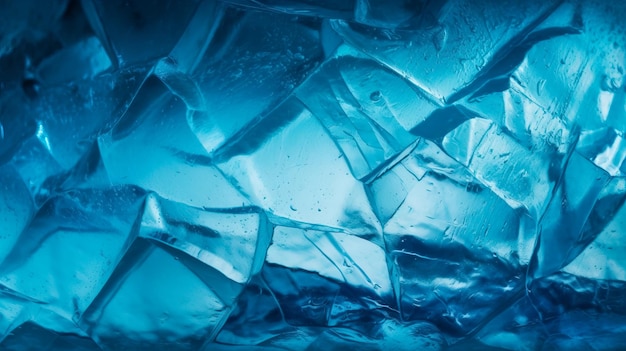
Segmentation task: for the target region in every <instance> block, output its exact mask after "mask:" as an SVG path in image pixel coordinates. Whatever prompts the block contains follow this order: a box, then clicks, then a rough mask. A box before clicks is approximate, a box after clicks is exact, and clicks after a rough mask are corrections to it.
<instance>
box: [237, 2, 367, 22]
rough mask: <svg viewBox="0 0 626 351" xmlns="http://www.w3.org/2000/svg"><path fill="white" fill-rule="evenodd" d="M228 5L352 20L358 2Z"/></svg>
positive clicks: (243, 3)
mask: <svg viewBox="0 0 626 351" xmlns="http://www.w3.org/2000/svg"><path fill="white" fill-rule="evenodd" d="M225 1H226V2H228V3H231V4H234V5H238V6H242V7H244V8H246V7H253V8H257V9H261V10H267V11H273V12H282V13H289V14H292V15H298V16H319V17H330V18H352V16H353V13H354V7H355V3H356V0H321V1H319V0H315V1H314V0H225Z"/></svg>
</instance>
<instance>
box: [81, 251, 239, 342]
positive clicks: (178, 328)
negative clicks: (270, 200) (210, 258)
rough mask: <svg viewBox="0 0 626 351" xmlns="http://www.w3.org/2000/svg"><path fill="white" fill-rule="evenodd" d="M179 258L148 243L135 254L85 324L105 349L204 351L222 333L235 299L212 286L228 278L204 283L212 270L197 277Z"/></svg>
mask: <svg viewBox="0 0 626 351" xmlns="http://www.w3.org/2000/svg"><path fill="white" fill-rule="evenodd" d="M175 252H176V251H171V250H168V249H166V248H163V247H161V246H159V245H155V244H152V243H150V242H149V241H147V240H145V239H137V240H136V241H135V242H134V243H133V245H132V246H131V247H130V248H129V250H128V251H127V254H126V256H125V257H124V259H123V260H122V262H120V264H119V265H118V268H117V270H116V271H115V272H114V273H113V276H112V278H111V279H110V280H109V281H108V282H107V285H106V286H105V287H104V288H103V289H102V291H101V293H100V295H99V296H98V297H97V298H96V299H95V301H94V302H93V303H92V304H91V305H90V307H89V309H88V310H87V311H86V312H85V314H84V315H83V316H82V318H81V319H80V322H79V324H80V325H81V327H83V328H85V329H86V330H87V331H88V333H89V334H90V335H92V336H93V337H94V339H95V340H96V341H97V342H98V344H99V345H101V347H102V348H104V349H105V350H117V349H120V348H135V349H136V348H139V347H140V346H141V345H146V344H151V345H154V346H153V348H154V349H155V350H189V349H199V348H200V347H201V345H202V344H203V342H204V341H205V340H206V339H208V338H209V337H210V335H211V334H212V333H215V332H217V330H216V329H217V328H219V327H220V326H221V324H223V322H224V321H225V317H227V316H228V312H229V304H230V303H232V296H228V297H229V298H230V299H231V300H223V297H221V296H220V295H219V291H215V290H213V289H211V288H210V287H209V286H207V285H206V284H207V283H211V284H216V285H218V284H219V283H218V282H219V281H220V279H221V280H224V279H225V278H223V277H220V274H219V273H217V274H216V273H213V278H214V279H209V280H208V281H207V282H205V281H203V279H202V278H201V277H202V274H203V273H208V272H207V271H208V270H210V268H208V267H199V271H198V272H197V273H196V272H194V271H193V270H191V269H190V268H189V267H188V265H187V262H186V260H187V258H186V257H179V256H178V255H177V254H176V253H175ZM181 254H182V253H181ZM191 264H193V259H192V261H191ZM209 274H210V273H209ZM216 278H217V279H216ZM219 286H220V285H218V287H219ZM180 287H184V288H183V289H181V288H180ZM222 293H224V291H223V292H222ZM121 333H123V335H124V338H120V337H119V336H120V335H121ZM157 345H158V346H157Z"/></svg>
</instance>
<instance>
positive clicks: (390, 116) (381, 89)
mask: <svg viewBox="0 0 626 351" xmlns="http://www.w3.org/2000/svg"><path fill="white" fill-rule="evenodd" d="M296 96H297V97H298V99H300V100H301V101H302V102H303V103H304V104H305V105H306V106H307V107H308V109H309V110H310V111H311V112H312V113H313V114H314V115H315V117H317V118H318V119H319V120H320V121H321V122H322V124H323V125H324V127H326V129H328V131H329V132H330V134H331V136H332V137H333V139H334V140H335V142H336V143H337V144H338V145H340V147H341V150H342V153H343V154H344V155H345V157H346V159H347V161H348V162H349V164H350V168H351V170H352V173H353V174H354V176H355V177H357V178H358V179H364V178H365V179H367V178H368V177H369V176H370V174H372V172H374V175H375V174H376V171H380V170H381V169H383V168H384V167H385V166H387V164H388V163H390V162H391V160H393V159H394V158H397V157H399V155H400V154H402V153H403V151H405V150H406V149H409V150H410V145H411V144H412V143H413V142H414V141H415V140H416V139H417V138H416V137H415V136H414V135H412V134H411V133H409V131H410V130H411V129H413V127H415V125H417V124H418V123H419V122H421V121H422V120H423V119H425V118H426V117H427V116H428V115H429V114H430V113H431V112H432V111H433V110H435V109H436V108H437V107H439V106H438V104H437V103H436V102H435V99H434V98H432V97H430V96H428V94H426V93H424V92H423V91H420V90H419V89H417V88H415V87H412V86H411V85H410V84H408V83H407V82H406V81H405V80H404V79H403V78H402V77H400V76H398V75H397V74H396V73H395V72H393V71H390V70H389V69H387V68H386V67H384V66H381V65H380V64H379V63H377V62H375V61H373V60H371V59H370V58H368V57H367V56H365V55H363V54H361V53H359V52H358V51H356V50H354V49H352V48H350V47H348V46H341V47H340V48H338V50H337V52H336V53H335V55H334V56H333V57H332V58H331V59H330V60H328V61H326V62H325V63H324V65H323V66H322V67H321V68H320V70H319V71H317V72H315V73H314V74H313V75H312V76H311V77H310V78H309V79H308V80H307V81H306V82H304V83H303V84H302V85H301V86H300V87H298V89H297V90H296Z"/></svg>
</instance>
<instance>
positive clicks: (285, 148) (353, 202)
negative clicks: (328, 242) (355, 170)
mask: <svg viewBox="0 0 626 351" xmlns="http://www.w3.org/2000/svg"><path fill="white" fill-rule="evenodd" d="M242 140H245V142H241V143H239V144H237V147H236V148H235V147H233V148H232V149H231V150H228V151H226V152H227V153H226V152H225V154H224V156H222V157H224V158H226V157H227V156H228V157H229V158H227V159H225V160H224V161H223V162H221V163H219V164H218V167H219V168H220V169H221V170H222V171H223V172H224V173H225V174H226V175H227V176H228V177H231V178H232V179H234V180H235V182H236V184H237V186H238V187H239V188H240V189H242V191H243V192H244V193H245V194H246V195H247V196H248V198H249V199H250V200H251V201H252V202H254V203H256V204H259V205H260V206H261V207H262V208H264V209H266V210H267V211H268V212H270V213H271V214H272V215H275V216H278V217H283V218H287V219H290V220H292V221H296V222H302V223H314V224H316V225H321V226H327V227H330V228H337V229H345V230H347V231H348V232H349V233H352V234H356V235H360V236H362V237H365V238H369V239H371V240H373V241H374V242H377V243H379V244H381V240H380V237H381V234H380V233H381V231H380V223H379V222H378V219H377V218H376V216H375V215H374V213H373V212H372V208H371V206H370V204H369V201H368V199H367V195H366V194H365V189H364V188H363V184H362V183H360V182H358V181H357V180H356V179H355V178H354V177H353V176H352V174H351V173H350V169H349V168H348V165H347V163H346V161H345V159H344V158H343V156H342V154H341V152H340V151H339V150H338V149H337V147H336V145H335V143H334V142H333V139H331V138H330V136H329V135H328V134H327V132H326V130H325V129H324V127H323V125H322V124H321V123H320V122H319V121H318V120H317V119H316V118H315V117H314V116H313V115H312V114H311V112H310V111H308V110H307V109H306V108H305V107H304V106H303V105H302V104H301V103H300V102H298V101H297V100H295V99H290V100H287V101H286V102H285V103H284V104H282V105H280V106H279V107H277V109H276V110H274V111H273V112H272V114H271V115H270V116H268V117H266V118H265V120H264V121H263V123H260V124H258V125H257V126H256V127H255V128H254V129H251V130H250V131H249V132H248V134H247V135H245V136H244V138H243V139H242ZM301 175H305V176H301Z"/></svg>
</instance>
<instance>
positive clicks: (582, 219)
mask: <svg viewBox="0 0 626 351" xmlns="http://www.w3.org/2000/svg"><path fill="white" fill-rule="evenodd" d="M624 199H626V190H625V189H624V184H623V180H622V179H620V178H614V179H611V177H610V176H609V174H607V173H606V172H605V171H604V170H602V169H601V168H599V167H597V166H596V165H595V164H593V163H592V162H590V161H588V160H586V159H585V158H583V157H582V156H581V155H580V154H578V153H574V154H573V155H572V157H571V158H570V160H569V162H568V165H567V169H566V170H565V173H564V174H563V179H562V180H561V184H560V186H559V188H558V189H556V192H555V194H554V197H553V199H552V201H551V203H550V205H549V206H548V208H547V210H546V213H545V214H544V216H543V218H542V220H541V221H540V224H539V228H540V236H539V241H538V243H537V247H536V249H535V250H536V252H535V257H534V262H533V264H532V265H531V267H530V272H531V273H532V274H533V275H534V276H536V277H540V276H546V275H549V274H551V273H554V272H556V271H557V270H559V269H561V268H563V267H564V266H565V265H567V264H568V263H570V262H571V260H573V259H574V258H575V257H576V256H578V255H579V254H580V253H581V252H582V251H583V249H584V248H585V246H587V245H589V244H590V243H591V242H592V241H594V240H595V239H596V237H597V236H598V235H599V234H600V233H601V232H602V231H603V230H604V228H605V227H606V226H607V225H608V224H609V222H610V221H611V219H612V218H613V216H614V215H615V213H617V211H618V210H619V208H620V207H621V204H622V203H623V202H624Z"/></svg>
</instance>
